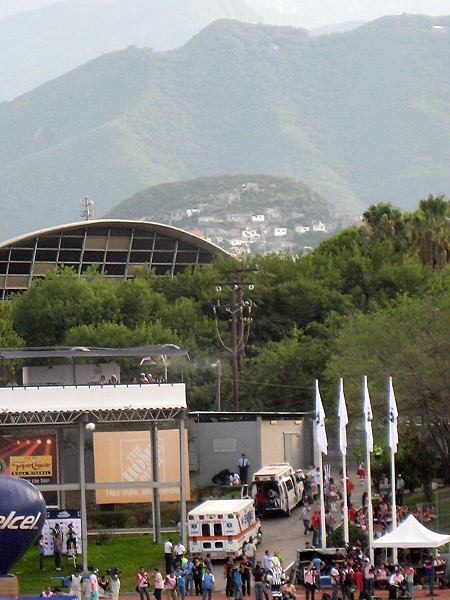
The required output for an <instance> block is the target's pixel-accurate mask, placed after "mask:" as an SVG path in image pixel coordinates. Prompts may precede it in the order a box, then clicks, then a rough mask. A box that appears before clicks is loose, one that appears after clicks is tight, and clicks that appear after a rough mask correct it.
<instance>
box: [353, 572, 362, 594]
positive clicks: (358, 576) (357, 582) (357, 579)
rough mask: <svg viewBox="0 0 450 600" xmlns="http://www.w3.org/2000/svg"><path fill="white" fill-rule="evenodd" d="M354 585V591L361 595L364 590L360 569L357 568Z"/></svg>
mask: <svg viewBox="0 0 450 600" xmlns="http://www.w3.org/2000/svg"><path fill="white" fill-rule="evenodd" d="M355 585H356V589H357V590H359V592H360V593H361V592H362V591H363V590H364V576H363V573H362V571H361V567H358V568H357V569H356V571H355Z"/></svg>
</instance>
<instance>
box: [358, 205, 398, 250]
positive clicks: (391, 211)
mask: <svg viewBox="0 0 450 600" xmlns="http://www.w3.org/2000/svg"><path fill="white" fill-rule="evenodd" d="M363 217H364V222H365V225H366V226H367V228H368V230H369V231H370V232H371V233H372V234H373V235H374V236H375V238H376V239H377V240H378V241H380V242H388V243H390V244H392V246H393V247H394V248H395V250H405V249H406V247H407V238H406V225H405V221H404V219H403V215H402V213H401V212H400V211H399V210H398V209H397V208H394V207H393V206H392V204H382V203H380V204H377V205H376V206H375V205H374V204H372V205H371V206H370V207H369V208H368V209H367V210H366V212H364V213H363Z"/></svg>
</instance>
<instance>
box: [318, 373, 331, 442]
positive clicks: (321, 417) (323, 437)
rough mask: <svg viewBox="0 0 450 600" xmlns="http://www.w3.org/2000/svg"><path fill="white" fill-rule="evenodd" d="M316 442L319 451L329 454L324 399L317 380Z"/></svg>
mask: <svg viewBox="0 0 450 600" xmlns="http://www.w3.org/2000/svg"><path fill="white" fill-rule="evenodd" d="M316 440H317V444H318V445H319V450H320V451H321V452H323V453H324V454H328V441H327V432H326V430H325V411H324V410H323V405H322V398H321V397H320V392H319V382H318V380H317V379H316Z"/></svg>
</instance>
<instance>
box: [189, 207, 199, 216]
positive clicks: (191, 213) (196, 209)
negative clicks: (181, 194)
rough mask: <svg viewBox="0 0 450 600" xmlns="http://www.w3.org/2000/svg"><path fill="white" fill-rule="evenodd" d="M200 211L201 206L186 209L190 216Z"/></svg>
mask: <svg viewBox="0 0 450 600" xmlns="http://www.w3.org/2000/svg"><path fill="white" fill-rule="evenodd" d="M199 212H200V209H199V208H187V209H186V214H187V216H188V217H192V215H196V214H198V213H199Z"/></svg>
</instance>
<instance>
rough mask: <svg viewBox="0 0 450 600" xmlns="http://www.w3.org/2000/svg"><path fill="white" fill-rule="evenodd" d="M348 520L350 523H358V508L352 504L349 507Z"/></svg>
mask: <svg viewBox="0 0 450 600" xmlns="http://www.w3.org/2000/svg"><path fill="white" fill-rule="evenodd" d="M348 520H349V521H350V523H354V522H355V521H356V508H355V507H354V506H353V504H350V505H349V507H348Z"/></svg>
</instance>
